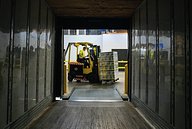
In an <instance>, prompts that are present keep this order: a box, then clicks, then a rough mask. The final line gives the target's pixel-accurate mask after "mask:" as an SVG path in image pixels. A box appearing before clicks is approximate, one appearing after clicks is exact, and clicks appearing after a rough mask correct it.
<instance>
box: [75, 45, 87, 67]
mask: <svg viewBox="0 0 192 129" xmlns="http://www.w3.org/2000/svg"><path fill="white" fill-rule="evenodd" d="M86 50H87V48H86V47H83V50H80V51H79V58H78V60H77V61H78V62H80V63H84V67H85V68H86V67H87V66H89V63H88V60H87V58H86V56H85V54H86Z"/></svg>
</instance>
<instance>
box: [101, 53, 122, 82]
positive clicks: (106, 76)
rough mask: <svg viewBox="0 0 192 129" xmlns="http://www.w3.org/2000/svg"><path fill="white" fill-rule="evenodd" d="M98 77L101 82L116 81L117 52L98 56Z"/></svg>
mask: <svg viewBox="0 0 192 129" xmlns="http://www.w3.org/2000/svg"><path fill="white" fill-rule="evenodd" d="M99 77H100V80H101V81H116V80H117V79H118V55H117V52H102V53H100V54H99Z"/></svg>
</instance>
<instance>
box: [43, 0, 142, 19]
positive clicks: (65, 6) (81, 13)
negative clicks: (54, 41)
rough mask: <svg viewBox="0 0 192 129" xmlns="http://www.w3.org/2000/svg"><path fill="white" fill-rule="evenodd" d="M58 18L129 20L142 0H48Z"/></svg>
mask: <svg viewBox="0 0 192 129" xmlns="http://www.w3.org/2000/svg"><path fill="white" fill-rule="evenodd" d="M47 2H48V4H49V5H50V7H51V8H52V9H53V11H54V13H55V14H56V15H57V16H64V17H101V18H116V17H117V18H129V17H130V16H131V15H132V13H133V12H134V10H135V9H136V8H137V7H138V5H139V4H140V3H141V2H142V0H47Z"/></svg>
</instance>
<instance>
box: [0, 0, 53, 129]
mask: <svg viewBox="0 0 192 129" xmlns="http://www.w3.org/2000/svg"><path fill="white" fill-rule="evenodd" d="M0 19H1V20H0V107H1V108H0V114H1V117H0V128H4V127H14V126H15V125H17V124H18V123H20V124H21V125H24V124H26V123H27V120H30V119H32V117H34V116H35V112H38V109H42V107H45V106H46V105H47V104H48V103H50V101H51V100H52V65H53V63H52V62H53V53H54V15H53V13H52V11H51V9H50V8H49V7H48V5H47V3H46V1H45V0H0ZM27 115H28V117H25V116H27ZM23 121H25V122H23ZM22 122H23V123H22ZM19 127H20V126H19V125H18V127H17V128H19Z"/></svg>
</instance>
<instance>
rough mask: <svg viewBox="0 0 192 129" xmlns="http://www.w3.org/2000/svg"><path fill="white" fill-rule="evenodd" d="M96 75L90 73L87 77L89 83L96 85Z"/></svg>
mask: <svg viewBox="0 0 192 129" xmlns="http://www.w3.org/2000/svg"><path fill="white" fill-rule="evenodd" d="M97 78H98V77H97V75H95V74H93V73H90V74H89V75H88V80H89V82H90V83H97V82H98V79H97Z"/></svg>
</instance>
